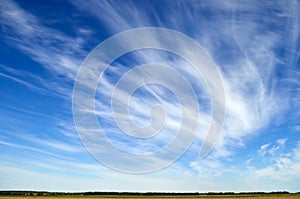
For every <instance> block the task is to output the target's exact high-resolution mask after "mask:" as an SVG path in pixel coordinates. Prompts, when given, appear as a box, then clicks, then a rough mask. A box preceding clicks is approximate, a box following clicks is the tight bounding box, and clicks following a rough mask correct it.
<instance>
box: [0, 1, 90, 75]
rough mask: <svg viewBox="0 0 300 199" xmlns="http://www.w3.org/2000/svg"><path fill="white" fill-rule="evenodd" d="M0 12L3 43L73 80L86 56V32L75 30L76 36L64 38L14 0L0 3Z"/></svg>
mask: <svg viewBox="0 0 300 199" xmlns="http://www.w3.org/2000/svg"><path fill="white" fill-rule="evenodd" d="M0 9H1V25H2V27H3V28H2V31H4V33H5V34H2V38H3V39H4V40H5V41H6V42H9V43H10V44H11V45H13V46H15V47H16V48H18V49H20V50H21V51H23V52H25V53H26V54H28V55H29V56H30V57H31V58H32V59H33V60H35V61H37V62H38V63H40V64H41V65H43V67H44V68H45V69H47V70H49V71H51V72H53V71H54V72H55V73H56V74H58V75H64V76H66V77H67V78H70V79H73V78H74V76H75V74H76V70H77V69H78V67H79V65H80V63H81V60H82V58H83V56H84V55H85V54H86V52H85V51H84V49H83V46H84V44H85V38H86V37H87V36H88V34H86V32H87V31H84V30H82V31H78V30H77V33H78V35H77V36H76V37H71V36H68V35H67V34H65V33H63V32H61V31H59V30H56V29H53V28H50V27H47V26H45V25H43V23H42V21H40V20H39V19H38V18H37V17H35V16H34V15H33V14H31V13H29V12H27V11H26V10H24V9H22V8H21V7H20V6H19V5H18V4H17V3H15V2H14V1H3V2H2V3H1V7H0ZM83 33H84V34H83ZM55 73H54V74H53V73H52V74H53V75H55ZM67 80H68V79H67Z"/></svg>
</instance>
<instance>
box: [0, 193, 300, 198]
mask: <svg viewBox="0 0 300 199" xmlns="http://www.w3.org/2000/svg"><path fill="white" fill-rule="evenodd" d="M14 198H16V199H22V198H26V199H89V198H91V199H112V198H126V199H131V198H132V199H139V198H146V199H177V198H178V199H185V198H187V199H188V198H193V199H195V198H199V199H300V194H297V195H295V194H285V195H226V196H224V195H222V196H217V195H214V196H203V195H201V196H195V195H187V196H184V195H179V196H176V195H170V196H168V195H165V196H136V195H134V196H130V195H124V196H123V195H103V196H101V195H99V196H78V195H77V196H0V199H14Z"/></svg>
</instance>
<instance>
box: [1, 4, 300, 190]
mask: <svg viewBox="0 0 300 199" xmlns="http://www.w3.org/2000/svg"><path fill="white" fill-rule="evenodd" d="M299 10H300V5H299V1H297V0H290V1H284V0H278V1H259V0H254V1H238V0H225V1H217V0H213V1H210V0H204V1H200V0H187V1H181V0H174V1H169V0H165V1H158V0H154V1H151V0H146V1H139V0H132V1H121V0H113V1H106V0H98V1H97V0H88V1H80V0H72V1H71V0H70V1H58V0H54V1H46V0H43V1H33V0H32V1H31V0H28V1H23V0H21V1H18V0H3V1H1V2H0V90H1V93H0V159H1V161H0V190H49V191H169V192H170V191H172V192H181V191H199V192H210V191H236V192H242V191H285V190H286V191H290V192H299V191H300V123H299V121H300V81H299V80H300V65H299V63H300V62H299V52H300V51H299V47H300V42H299V30H300V13H299ZM148 27H160V28H166V29H170V30H173V31H177V32H179V33H182V34H184V35H186V36H188V37H189V38H191V39H193V40H194V41H196V42H197V43H198V44H199V45H200V46H201V47H202V48H203V51H201V52H202V53H200V54H197V55H196V56H195V57H197V58H199V60H198V63H199V64H203V65H204V67H210V66H211V65H207V63H208V62H206V60H205V57H206V56H207V55H208V56H209V57H210V58H211V60H212V61H213V63H214V65H215V66H216V68H217V71H218V72H219V74H220V77H221V79H222V84H223V85H222V87H224V92H225V97H224V98H222V97H221V96H219V95H214V93H211V91H210V90H209V81H208V82H207V81H206V79H205V76H202V74H200V75H199V74H197V73H196V70H195V69H194V68H193V66H192V65H191V64H190V62H188V60H185V59H184V58H183V57H180V56H179V55H177V54H174V52H168V51H165V50H162V49H139V50H135V51H132V52H129V53H125V54H124V55H122V56H121V57H119V58H117V59H115V60H113V61H112V62H111V64H110V66H109V67H108V68H107V70H106V71H105V72H104V73H103V74H102V75H99V76H97V75H96V76H97V77H94V79H95V78H96V79H97V80H99V82H98V85H97V88H96V89H95V104H94V106H95V109H94V110H89V109H87V108H86V109H84V110H80V111H85V112H87V113H90V112H91V111H92V112H93V113H94V114H96V116H97V120H98V123H99V126H100V127H101V128H102V130H103V132H104V135H105V136H106V138H108V139H109V142H110V143H112V145H113V146H114V147H115V148H117V149H118V150H119V151H123V152H124V154H125V153H126V154H127V153H128V154H145V157H146V156H147V154H151V153H154V154H155V153H157V152H158V151H159V150H161V149H163V148H164V146H167V145H170V144H172V143H173V142H172V141H173V140H174V139H175V137H176V136H179V135H178V132H179V130H178V129H180V127H181V126H182V124H181V122H182V121H185V122H186V123H187V124H184V128H183V133H184V134H185V135H186V136H183V137H182V140H183V143H184V139H185V138H188V135H190V133H191V131H192V130H191V129H192V126H191V124H192V122H193V121H194V119H195V118H196V116H199V118H200V119H199V121H198V128H197V130H196V131H195V132H196V137H195V139H194V140H193V142H192V144H191V145H190V146H189V147H188V148H187V150H186V151H185V152H184V153H183V154H182V156H180V158H179V159H178V160H176V161H174V162H173V163H172V164H170V165H169V166H168V167H165V168H162V169H158V170H156V171H155V172H150V173H144V174H130V173H126V172H119V171H117V170H116V169H114V166H112V165H108V167H107V165H106V164H105V163H103V162H101V161H98V160H97V157H94V156H95V155H94V154H93V153H89V152H88V150H87V148H88V147H87V146H86V144H85V143H84V141H82V140H81V138H82V137H81V134H80V132H79V131H78V128H79V125H78V124H77V126H76V125H75V122H74V118H73V113H74V109H76V106H74V104H73V103H72V100H73V102H74V99H72V97H73V98H74V91H73V89H74V88H73V86H74V83H75V81H80V78H79V80H78V79H76V76H77V75H78V72H79V70H80V69H82V68H84V66H85V62H84V60H87V59H88V55H89V54H90V53H91V51H92V50H93V49H94V48H95V47H96V46H98V45H99V44H100V45H101V42H104V41H106V39H108V38H111V37H112V36H114V35H115V34H118V33H121V32H123V31H129V30H132V29H134V28H148ZM139 36H140V35H136V38H137V39H138V38H140V37H139ZM145 38H146V39H151V41H153V44H157V45H159V44H162V43H163V42H164V39H169V38H165V37H164V36H161V37H160V36H158V37H151V36H149V37H145ZM133 39H134V38H133ZM118 42H121V43H124V45H126V44H128V45H135V44H136V43H134V40H133V42H131V41H124V40H123V41H118ZM126 42H127V43H126ZM130 42H131V43H130ZM176 42H178V40H176V39H175V40H174V43H176ZM182 46H183V47H182V49H181V50H182V51H183V52H184V53H186V55H190V54H193V53H194V54H195V53H197V52H198V51H196V50H195V48H194V47H193V46H186V45H185V44H183V43H182ZM111 48H112V49H113V47H111ZM117 50H119V49H116V51H117ZM98 61H99V62H95V63H94V66H93V67H94V69H95V71H96V72H97V70H98V67H100V66H101V64H102V61H103V60H98ZM103 62H104V61H103ZM143 64H159V67H161V71H162V72H159V70H160V68H159V67H158V68H156V69H155V70H154V69H153V70H152V71H151V70H148V71H147V72H145V73H143V72H141V71H138V70H137V71H138V72H136V73H134V71H135V68H138V67H139V66H140V65H143ZM163 65H164V66H168V67H171V68H173V69H174V71H177V74H179V75H180V76H183V77H184V81H185V80H186V81H188V82H189V85H190V86H191V88H192V89H193V92H194V93H195V95H196V100H197V103H198V104H199V107H198V108H197V107H191V106H190V105H191V104H193V103H192V101H191V103H190V104H189V103H188V104H187V105H184V104H183V105H182V104H181V101H180V100H179V99H180V98H179V97H178V96H177V95H178V93H176V92H175V91H172V90H170V88H171V87H170V88H164V87H162V86H161V85H158V84H157V85H156V84H155V82H153V83H152V84H149V85H148V86H147V85H143V86H141V87H140V88H138V89H137V90H135V92H133V93H130V92H128V91H127V90H126V88H127V87H126V86H128V88H129V87H130V86H131V83H136V82H143V81H144V82H146V81H147V78H149V77H152V78H154V79H155V78H158V79H159V78H163V79H164V80H168V81H170V82H172V83H174V84H176V85H175V88H178V89H179V90H180V89H181V88H182V87H183V85H185V84H184V83H185V82H184V81H183V80H182V79H181V80H180V79H178V78H177V76H176V75H174V73H167V72H165V70H163ZM209 70H211V68H210V69H209ZM95 71H92V72H91V73H87V74H88V75H87V77H89V78H93V75H94V74H96V72H95ZM130 72H131V73H132V74H133V75H132V76H130V78H131V79H130V81H128V85H118V82H119V81H121V79H122V77H124V75H125V74H129V73H130ZM89 75H90V76H89ZM125 76H126V75H125ZM85 86H86V87H87V89H90V88H89V86H90V85H89V84H88V85H85ZM118 86H119V87H118ZM120 88H123V89H120ZM119 91H120V92H119ZM180 91H182V92H181V93H180V94H179V95H180V96H184V97H186V98H185V99H191V98H192V97H193V96H192V95H190V93H189V92H188V90H184V89H183V90H180ZM114 92H119V95H118V97H119V98H118V99H116V100H117V102H116V103H120V104H118V105H116V106H118V107H119V108H116V110H115V112H113V107H114V104H113V103H114V102H113V100H112V99H111V98H112V94H113V93H114ZM126 96H131V98H130V100H128V101H126V100H125V99H127V98H126ZM212 97H216V98H217V99H218V100H217V102H218V103H219V102H220V101H222V100H224V101H225V102H226V105H225V107H226V117H225V120H224V122H223V123H222V131H221V136H220V137H219V139H216V141H217V142H216V145H214V147H213V150H212V151H211V152H210V153H209V154H208V155H207V156H205V157H204V158H200V157H199V152H200V150H201V147H202V145H204V144H205V136H206V133H207V132H208V127H209V125H210V123H211V122H212V121H214V118H212V110H213V109H212V100H211V98H212ZM218 97H220V98H218ZM85 100H87V99H85V98H82V101H83V102H85ZM122 103H123V104H122ZM83 104H84V103H83ZM123 105H124V106H126V109H124V110H125V111H123V109H122V107H123ZM156 105H159V107H160V108H162V109H163V110H164V112H158V114H157V113H156V112H154V111H153V110H154V109H153V107H156V108H157V106H156ZM74 107H75V108H74ZM126 110H127V112H126ZM151 110H152V112H151ZM157 110H158V109H157ZM182 110H187V111H188V112H189V113H191V114H190V115H189V116H188V117H186V118H184V119H185V120H183V118H181V116H182V114H181V113H182ZM158 111H160V110H158ZM127 114H129V117H128V118H129V119H128V118H127V116H126V115H127ZM194 114H196V115H194ZM116 117H117V118H120V121H121V122H120V123H118V121H119V120H117V119H115V118H116ZM126 119H128V120H126ZM162 119H163V120H164V121H165V123H163V125H162V127H161V128H160V130H159V132H158V134H155V136H153V137H150V138H149V137H148V138H136V137H134V136H128V135H125V134H124V132H125V131H126V132H127V131H128V132H131V131H133V132H135V133H137V134H138V133H141V134H142V133H145V132H138V131H137V130H136V129H137V128H136V127H135V126H138V127H143V128H144V127H147V125H149V124H150V123H151V122H152V124H154V123H155V122H159V121H161V120H162ZM83 120H84V118H83ZM216 122H218V121H216ZM122 125H123V126H122ZM154 125H155V124H154ZM76 127H77V128H76ZM123 128H125V129H126V130H124V129H123ZM146 133H147V132H146ZM95 136H97V134H95ZM94 141H95V144H96V145H95V146H97V141H98V139H97V138H95V140H94ZM98 147H99V148H98V149H97V150H98V152H99V153H97V154H102V155H103V154H104V155H105V158H107V159H106V160H108V161H111V162H114V163H115V164H118V165H122V167H123V168H126V167H132V166H131V165H133V164H132V163H130V162H128V161H125V160H126V159H122V158H121V159H118V157H119V156H117V155H115V154H113V153H110V151H107V148H105V146H104V145H101V144H100V143H99V146H98ZM172 147H174V153H176V152H177V150H181V147H182V146H181V144H180V143H177V145H174V146H172ZM97 150H96V151H97ZM90 152H91V151H90ZM98 159H99V158H98ZM100 159H101V158H100ZM169 159H172V158H171V157H170V156H159V157H157V158H153V159H151V161H150V162H145V165H147V164H149V165H151V166H154V167H155V165H160V164H162V163H163V162H164V161H169ZM116 166H117V165H116ZM137 167H141V168H142V166H141V165H137ZM158 167H159V166H158ZM133 170H134V169H133Z"/></svg>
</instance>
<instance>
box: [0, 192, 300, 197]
mask: <svg viewBox="0 0 300 199" xmlns="http://www.w3.org/2000/svg"><path fill="white" fill-rule="evenodd" d="M265 194H290V193H289V192H288V191H274V192H240V193H235V192H208V193H199V192H188V193H187V192H100V191H93V192H91V191H90V192H76V193H74V192H73V193H72V192H47V191H0V195H2V196H89V195H123V196H124V195H128V196H167V195H178V196H183V195H193V196H197V195H199V196H205V195H265ZM296 194H300V192H298V193H296Z"/></svg>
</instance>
